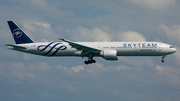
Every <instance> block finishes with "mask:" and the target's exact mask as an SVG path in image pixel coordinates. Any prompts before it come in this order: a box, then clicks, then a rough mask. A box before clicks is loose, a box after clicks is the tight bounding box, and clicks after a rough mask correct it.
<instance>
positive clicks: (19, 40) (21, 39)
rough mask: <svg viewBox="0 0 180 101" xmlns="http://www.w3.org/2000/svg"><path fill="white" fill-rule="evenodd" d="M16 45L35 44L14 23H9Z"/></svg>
mask: <svg viewBox="0 0 180 101" xmlns="http://www.w3.org/2000/svg"><path fill="white" fill-rule="evenodd" d="M7 23H8V25H9V28H10V30H11V33H12V35H13V37H14V40H15V42H16V44H23V43H33V41H32V40H31V39H30V38H29V37H28V36H27V35H26V34H25V33H24V32H23V31H22V30H21V29H20V28H19V27H18V26H17V25H16V24H15V23H14V22H13V21H7Z"/></svg>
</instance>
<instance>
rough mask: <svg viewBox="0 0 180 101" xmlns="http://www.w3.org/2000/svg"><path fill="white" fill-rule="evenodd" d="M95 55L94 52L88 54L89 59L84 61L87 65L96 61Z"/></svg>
mask: <svg viewBox="0 0 180 101" xmlns="http://www.w3.org/2000/svg"><path fill="white" fill-rule="evenodd" d="M93 56H94V54H92V53H91V54H88V56H87V57H88V60H87V61H84V63H85V64H87V65H88V64H92V63H96V60H94V59H93Z"/></svg>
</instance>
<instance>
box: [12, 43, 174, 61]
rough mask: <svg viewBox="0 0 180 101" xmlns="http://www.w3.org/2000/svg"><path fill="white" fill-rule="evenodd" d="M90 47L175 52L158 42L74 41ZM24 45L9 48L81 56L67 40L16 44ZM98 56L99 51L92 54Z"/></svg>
mask: <svg viewBox="0 0 180 101" xmlns="http://www.w3.org/2000/svg"><path fill="white" fill-rule="evenodd" d="M76 43H78V44H81V45H84V46H88V47H91V48H95V49H99V50H101V51H104V50H116V52H117V53H116V55H117V56H165V55H168V54H171V53H174V52H176V49H175V48H174V47H172V46H171V45H169V44H165V43H160V42H76ZM16 45H18V46H23V47H26V49H19V48H13V47H9V48H10V49H13V50H17V51H22V52H26V53H31V54H36V55H43V56H82V51H81V50H77V49H76V48H73V47H72V46H70V45H69V43H67V42H39V43H28V44H16ZM94 56H96V57H97V56H100V57H101V54H100V53H97V54H94Z"/></svg>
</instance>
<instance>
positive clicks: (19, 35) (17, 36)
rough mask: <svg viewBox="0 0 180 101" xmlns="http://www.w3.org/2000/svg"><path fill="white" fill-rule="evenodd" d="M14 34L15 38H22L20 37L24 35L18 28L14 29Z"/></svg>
mask: <svg viewBox="0 0 180 101" xmlns="http://www.w3.org/2000/svg"><path fill="white" fill-rule="evenodd" d="M13 36H14V37H15V38H20V37H21V36H22V31H21V29H19V28H16V29H15V30H14V31H13Z"/></svg>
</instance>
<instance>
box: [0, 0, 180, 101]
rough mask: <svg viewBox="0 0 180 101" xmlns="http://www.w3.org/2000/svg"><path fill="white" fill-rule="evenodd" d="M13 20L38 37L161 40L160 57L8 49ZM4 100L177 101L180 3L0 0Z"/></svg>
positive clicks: (156, 0) (171, 0)
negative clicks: (164, 51) (164, 52)
mask: <svg viewBox="0 0 180 101" xmlns="http://www.w3.org/2000/svg"><path fill="white" fill-rule="evenodd" d="M9 20H13V21H14V22H15V23H16V24H18V25H19V26H20V27H21V28H22V29H23V30H24V32H26V33H27V35H28V36H29V37H30V38H31V39H32V40H33V41H34V42H42V41H43V42H47V41H59V40H58V39H57V38H65V39H68V40H71V41H75V42H76V41H78V42H81V41H82V42H85V41H89V42H94V41H102V42H103V41H157V42H163V43H168V44H171V45H174V46H175V47H176V48H177V52H176V53H174V54H171V55H168V56H167V57H166V58H165V63H161V58H162V57H160V56H159V57H132V56H131V57H122V56H120V57H119V60H118V61H106V60H104V59H103V58H100V57H97V58H94V59H95V60H96V61H97V63H96V64H92V65H85V64H84V61H85V60H86V59H87V58H84V59H83V58H81V57H43V56H36V55H32V54H27V53H22V52H18V51H13V50H9V49H7V47H6V46H5V45H4V44H6V43H9V44H15V42H14V39H13V37H12V34H11V32H10V29H9V27H8V24H7V21H9ZM0 36H1V37H0V43H1V44H0V100H1V101H12V100H13V101H32V100H33V101H39V100H43V101H49V100H53V101H72V100H73V101H102V100H103V101H110V100H111V101H112V100H113V101H120V100H122V101H179V100H180V96H179V95H180V51H179V50H180V44H179V43H180V0H0Z"/></svg>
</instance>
